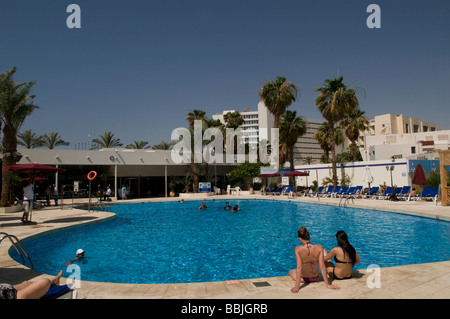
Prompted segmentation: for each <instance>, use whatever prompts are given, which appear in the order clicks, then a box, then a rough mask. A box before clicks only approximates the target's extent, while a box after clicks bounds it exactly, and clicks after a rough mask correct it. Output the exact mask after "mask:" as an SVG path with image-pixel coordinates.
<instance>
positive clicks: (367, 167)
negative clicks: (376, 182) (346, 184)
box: [363, 166, 372, 189]
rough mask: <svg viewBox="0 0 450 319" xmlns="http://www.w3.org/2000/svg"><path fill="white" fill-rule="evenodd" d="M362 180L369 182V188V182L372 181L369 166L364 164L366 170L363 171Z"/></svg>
mask: <svg viewBox="0 0 450 319" xmlns="http://www.w3.org/2000/svg"><path fill="white" fill-rule="evenodd" d="M363 182H366V183H369V189H370V184H371V183H372V174H371V173H370V168H369V166H366V171H365V172H364V177H363Z"/></svg>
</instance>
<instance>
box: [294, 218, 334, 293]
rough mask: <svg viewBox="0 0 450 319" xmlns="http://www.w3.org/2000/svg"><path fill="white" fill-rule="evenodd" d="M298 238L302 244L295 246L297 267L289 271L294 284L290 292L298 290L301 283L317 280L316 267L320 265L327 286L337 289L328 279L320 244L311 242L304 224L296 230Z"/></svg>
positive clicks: (317, 270) (317, 272) (317, 269)
mask: <svg viewBox="0 0 450 319" xmlns="http://www.w3.org/2000/svg"><path fill="white" fill-rule="evenodd" d="M298 239H299V240H300V242H301V243H302V246H297V247H295V258H296V259H297V268H296V269H292V270H290V271H289V276H291V277H292V279H294V280H295V286H294V287H293V288H292V289H291V292H293V293H296V292H298V291H299V289H300V284H301V283H311V282H317V281H319V268H318V267H320V271H321V272H322V274H325V275H323V276H322V277H323V280H324V281H325V285H326V286H327V288H329V289H339V287H337V286H334V285H331V284H330V282H329V281H328V277H327V275H326V267H325V262H324V259H323V247H322V245H313V244H311V241H310V236H309V233H308V231H307V230H306V228H305V227H304V226H302V227H300V230H299V231H298Z"/></svg>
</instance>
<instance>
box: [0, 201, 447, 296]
mask: <svg viewBox="0 0 450 319" xmlns="http://www.w3.org/2000/svg"><path fill="white" fill-rule="evenodd" d="M214 198H216V199H218V198H220V199H227V198H230V199H232V198H235V197H232V196H224V195H222V196H214V197H209V198H208V199H214ZM239 198H255V199H256V198H265V199H272V198H275V199H277V200H295V201H304V202H313V203H319V204H323V205H337V204H339V199H333V198H327V199H325V198H320V199H319V200H318V199H317V198H304V197H300V198H297V199H289V198H287V196H274V197H273V196H260V195H251V196H245V197H244V196H239ZM162 200H166V199H164V198H161V199H154V198H152V199H151V201H162ZM169 200H176V199H169ZM138 201H140V202H142V201H148V200H143V199H141V200H138ZM349 205H350V206H352V207H364V208H368V209H374V210H389V211H396V212H398V213H409V214H416V215H420V216H426V217H430V218H439V219H442V220H448V221H450V207H442V206H440V204H438V206H436V205H435V203H433V202H424V201H422V202H389V201H385V200H372V199H355V201H354V203H350V204H349ZM21 216H22V213H21V212H19V213H8V214H3V215H0V231H1V232H6V233H9V234H13V235H16V236H17V237H18V238H20V239H25V238H29V237H30V236H39V235H42V234H43V233H46V232H48V231H58V230H60V229H61V228H65V227H78V226H81V225H84V224H86V223H97V222H101V221H103V220H105V219H108V218H114V214H111V213H107V212H87V211H83V210H78V209H72V208H71V207H70V206H65V207H64V209H61V208H60V207H47V208H44V209H40V210H35V211H34V213H33V221H34V222H35V223H34V224H30V225H23V224H22V223H21V222H20V217H21ZM9 247H10V242H9V241H8V240H4V241H3V242H2V243H1V245H0V282H8V283H12V284H17V283H19V282H22V281H24V280H34V279H36V278H39V277H51V276H52V275H55V274H40V273H38V272H36V271H34V270H32V269H29V268H27V267H25V266H23V265H21V264H18V263H17V262H15V261H14V260H12V259H11V258H10V257H9V255H8V249H9ZM378 271H379V274H380V277H379V278H380V281H379V283H380V287H376V286H375V287H374V285H375V284H376V283H377V281H376V280H375V272H368V271H366V270H355V271H354V278H352V279H350V280H344V281H334V282H333V283H334V284H336V285H338V286H339V287H340V288H341V289H340V290H330V289H327V288H326V287H325V284H324V283H323V281H321V282H318V283H312V284H308V285H304V286H302V287H301V289H300V291H299V293H297V294H292V293H291V292H290V288H292V287H293V285H294V282H293V280H292V279H291V278H290V277H288V276H283V277H270V278H257V279H246V280H236V281H229V282H205V283H182V284H111V283H99V282H88V281H82V282H81V287H80V288H77V291H78V298H79V299H115V298H120V299H127V298H133V299H138V298H146V299H150V298H152V299H158V298H159V299H161V298H164V299H171V298H177V299H178V298H183V299H202V298H208V299H216V298H220V299H240V298H244V299H304V298H317V299H335V298H344V299H377V298H383V299H395V298H402V299H404V298H407V299H410V298H413V299H416V298H419V299H424V298H433V299H448V298H450V261H444V262H438V263H429V264H419V265H408V266H400V267H390V268H381V269H379V270H378ZM63 283H64V278H63Z"/></svg>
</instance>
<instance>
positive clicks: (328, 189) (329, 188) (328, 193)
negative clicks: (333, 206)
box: [319, 185, 334, 197]
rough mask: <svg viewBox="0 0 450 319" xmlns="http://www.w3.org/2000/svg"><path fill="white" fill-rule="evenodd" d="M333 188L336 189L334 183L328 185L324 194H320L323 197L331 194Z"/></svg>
mask: <svg viewBox="0 0 450 319" xmlns="http://www.w3.org/2000/svg"><path fill="white" fill-rule="evenodd" d="M333 189H334V186H333V185H331V186H328V188H327V190H326V192H325V193H323V194H319V195H321V196H323V197H328V196H331V193H332V192H333Z"/></svg>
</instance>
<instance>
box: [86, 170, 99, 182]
mask: <svg viewBox="0 0 450 319" xmlns="http://www.w3.org/2000/svg"><path fill="white" fill-rule="evenodd" d="M96 177H97V172H96V171H90V172H89V173H88V174H87V179H88V180H90V181H92V180H94V179H95V178H96Z"/></svg>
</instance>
